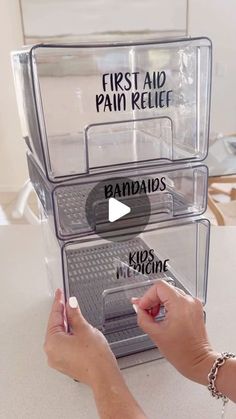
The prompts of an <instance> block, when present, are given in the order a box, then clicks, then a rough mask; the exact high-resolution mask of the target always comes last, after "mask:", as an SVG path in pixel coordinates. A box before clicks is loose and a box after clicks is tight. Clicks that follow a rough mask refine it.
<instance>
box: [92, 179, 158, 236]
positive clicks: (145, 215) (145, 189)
mask: <svg viewBox="0 0 236 419" xmlns="http://www.w3.org/2000/svg"><path fill="white" fill-rule="evenodd" d="M149 182H150V180H149V179H147V180H144V179H137V178H136V179H130V178H128V177H116V178H111V179H107V180H103V181H101V182H98V183H97V184H96V185H95V186H94V188H93V189H92V190H91V191H90V193H89V195H88V198H87V201H86V216H87V220H88V223H89V225H90V227H91V229H92V230H93V231H94V233H95V234H98V235H99V236H100V237H102V238H104V239H106V240H111V241H114V242H117V241H126V240H130V239H132V238H134V237H136V236H138V235H139V234H140V233H142V231H143V230H144V229H145V227H146V225H147V224H148V222H149V217H150V211H151V207H150V202H149V198H148V193H149V189H150V185H149Z"/></svg>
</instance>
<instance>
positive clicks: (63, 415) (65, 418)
mask: <svg viewBox="0 0 236 419" xmlns="http://www.w3.org/2000/svg"><path fill="white" fill-rule="evenodd" d="M235 249H236V227H213V228H212V236H211V256H210V271H209V288H208V304H207V310H206V311H207V327H208V331H209V335H210V338H211V341H212V342H213V344H214V345H215V347H216V349H218V350H229V351H233V352H235V351H236V332H235V319H236V253H235ZM0 270H1V275H0V286H1V288H0V289H1V304H0V348H1V349H0V389H1V390H0V418H1V419H41V418H42V419H72V418H77V419H87V418H97V414H96V410H95V405H94V402H93V400H92V397H91V392H90V390H89V389H88V388H87V387H86V386H84V385H82V384H79V383H76V382H74V381H73V380H71V379H69V378H67V377H65V376H63V375H60V374H59V373H57V372H56V371H53V370H51V369H49V368H48V367H47V363H46V359H45V356H44V353H43V350H42V344H43V341H44V330H45V326H46V322H47V317H48V313H49V309H50V305H51V299H50V297H49V293H48V287H47V279H46V272H45V267H44V261H43V246H42V238H41V234H40V229H39V227H36V226H35V227H33V226H24V225H19V226H18V225H17V226H1V227H0ZM123 374H124V376H125V378H126V381H127V383H128V385H129V387H130V389H131V390H132V392H133V394H134V395H135V397H136V398H137V400H138V401H139V403H140V404H141V405H142V407H143V409H144V410H145V412H146V413H147V415H148V417H150V418H157V419H173V418H174V419H185V418H186V419H189V418H191V419H199V418H201V419H216V418H220V411H221V403H220V402H218V401H215V400H213V399H212V398H211V397H210V395H209V394H208V391H207V390H206V389H205V388H203V387H201V386H199V385H197V384H194V383H192V382H190V381H188V380H186V379H185V378H183V377H181V376H180V375H179V374H178V373H177V372H176V371H175V370H174V368H173V367H172V366H171V365H169V363H168V362H167V361H165V360H158V361H154V362H151V363H149V364H145V365H140V366H137V367H133V368H130V369H126V370H124V371H123ZM235 417H236V406H235V405H233V403H230V405H229V406H228V411H227V415H226V419H232V418H235ZM121 419H123V418H121ZM124 419H125V418H124Z"/></svg>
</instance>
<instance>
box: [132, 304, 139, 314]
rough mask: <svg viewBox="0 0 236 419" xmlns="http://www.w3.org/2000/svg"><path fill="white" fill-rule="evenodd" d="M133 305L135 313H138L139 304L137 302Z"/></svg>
mask: <svg viewBox="0 0 236 419" xmlns="http://www.w3.org/2000/svg"><path fill="white" fill-rule="evenodd" d="M132 305H133V309H134V311H135V313H138V306H137V305H136V304H132Z"/></svg>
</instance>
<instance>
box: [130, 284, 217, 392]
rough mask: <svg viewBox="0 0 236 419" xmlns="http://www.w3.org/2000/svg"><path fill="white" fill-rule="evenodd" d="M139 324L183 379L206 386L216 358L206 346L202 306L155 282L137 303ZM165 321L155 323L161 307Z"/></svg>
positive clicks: (208, 346) (171, 288)
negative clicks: (163, 308) (162, 307)
mask: <svg viewBox="0 0 236 419" xmlns="http://www.w3.org/2000/svg"><path fill="white" fill-rule="evenodd" d="M132 303H134V304H135V306H136V308H137V316H138V324H139V326H140V328H141V329H142V330H143V331H144V332H145V333H147V334H148V335H149V336H150V338H151V339H152V340H153V342H154V343H155V344H156V345H157V346H158V348H159V349H160V351H161V352H162V354H163V355H164V356H165V357H166V358H167V359H168V360H169V361H170V362H171V363H172V364H173V365H174V367H175V368H176V369H177V370H178V371H179V372H180V373H181V374H183V375H184V376H185V377H187V378H190V379H191V380H193V381H196V382H198V383H201V384H204V385H207V383H208V379H207V374H208V373H209V371H210V369H211V367H212V365H213V362H214V360H215V359H216V357H217V356H218V354H217V353H216V352H214V351H213V350H212V348H211V345H210V343H209V340H208V337H207V332H206V328H205V324H204V313H203V307H202V304H201V302H200V301H199V300H198V299H196V298H192V297H190V296H189V295H186V294H185V293H184V292H183V291H182V290H180V289H178V288H175V287H173V286H172V285H169V284H168V283H167V282H165V281H158V282H157V283H156V284H155V285H153V286H152V287H151V288H150V289H149V290H148V291H147V292H146V294H145V295H144V296H143V297H142V298H139V299H132ZM161 305H163V306H164V307H165V311H166V314H165V318H164V320H161V321H158V322H157V321H155V319H154V318H155V316H156V315H157V314H158V312H159V310H160V306H161Z"/></svg>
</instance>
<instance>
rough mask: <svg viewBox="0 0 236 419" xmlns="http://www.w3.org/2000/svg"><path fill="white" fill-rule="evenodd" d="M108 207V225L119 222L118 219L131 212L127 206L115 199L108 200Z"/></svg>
mask: <svg viewBox="0 0 236 419" xmlns="http://www.w3.org/2000/svg"><path fill="white" fill-rule="evenodd" d="M108 205H109V206H108V218H109V221H110V223H113V222H114V221H116V220H119V218H121V217H124V216H125V215H126V214H129V213H130V211H131V208H130V207H128V205H125V204H123V203H122V202H120V201H117V199H115V198H110V199H109V203H108Z"/></svg>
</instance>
